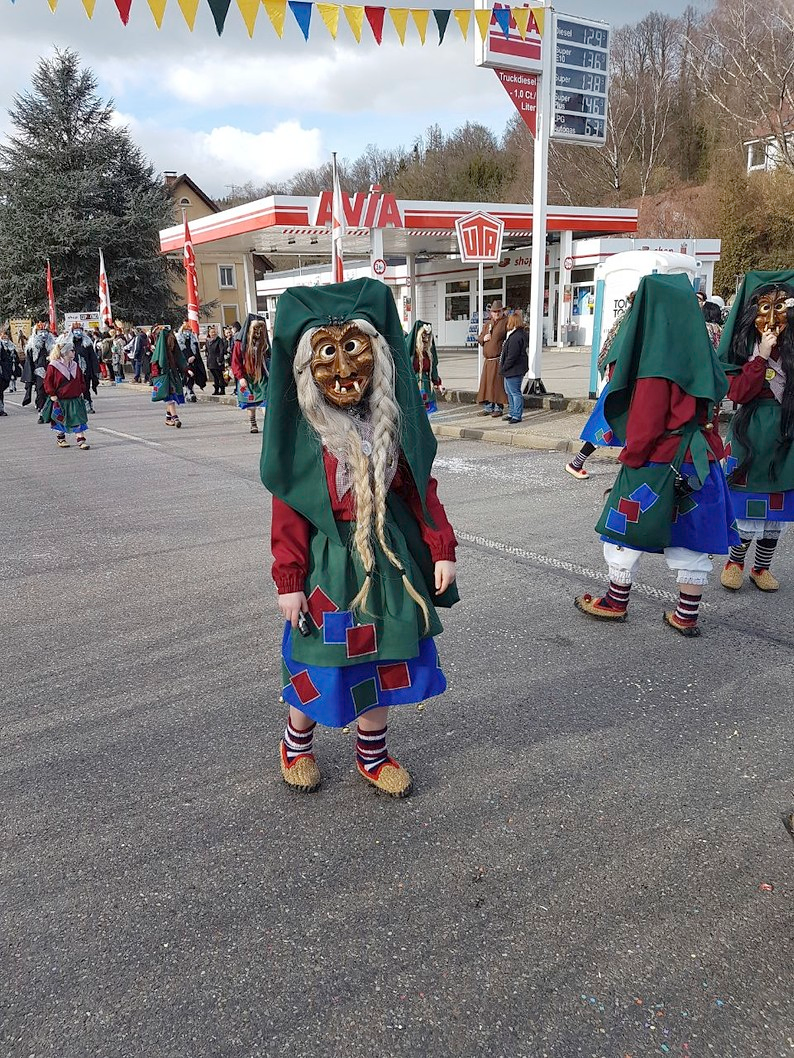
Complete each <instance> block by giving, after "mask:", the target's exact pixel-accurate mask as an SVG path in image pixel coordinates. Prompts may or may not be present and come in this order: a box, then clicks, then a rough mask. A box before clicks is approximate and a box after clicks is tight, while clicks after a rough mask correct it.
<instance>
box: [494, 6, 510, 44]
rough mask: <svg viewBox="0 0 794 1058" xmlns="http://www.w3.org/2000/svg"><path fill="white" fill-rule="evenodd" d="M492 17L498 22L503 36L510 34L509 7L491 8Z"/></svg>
mask: <svg viewBox="0 0 794 1058" xmlns="http://www.w3.org/2000/svg"><path fill="white" fill-rule="evenodd" d="M493 14H494V18H495V19H496V21H497V22H498V23H499V25H500V27H501V29H502V33H504V35H505V37H509V36H510V8H509V7H495V8H494V9H493Z"/></svg>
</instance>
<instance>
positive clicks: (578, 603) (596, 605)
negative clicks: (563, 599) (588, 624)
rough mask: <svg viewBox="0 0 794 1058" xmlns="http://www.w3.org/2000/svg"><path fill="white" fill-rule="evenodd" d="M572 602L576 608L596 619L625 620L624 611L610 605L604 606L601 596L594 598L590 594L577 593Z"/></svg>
mask: <svg viewBox="0 0 794 1058" xmlns="http://www.w3.org/2000/svg"><path fill="white" fill-rule="evenodd" d="M573 602H574V606H575V607H576V609H577V610H581V611H582V613H585V614H587V616H588V617H595V618H596V620H597V621H625V620H626V611H625V610H615V609H613V607H611V606H604V605H603V602H604V600H603V597H602V598H599V599H594V598H593V596H592V595H577V596H576V598H575V599H574V600H573Z"/></svg>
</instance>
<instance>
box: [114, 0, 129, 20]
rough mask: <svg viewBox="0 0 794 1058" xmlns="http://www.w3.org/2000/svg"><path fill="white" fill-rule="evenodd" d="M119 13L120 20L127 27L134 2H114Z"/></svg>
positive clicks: (125, 0)
mask: <svg viewBox="0 0 794 1058" xmlns="http://www.w3.org/2000/svg"><path fill="white" fill-rule="evenodd" d="M113 2H114V3H115V5H116V7H117V9H118V12H119V18H120V19H121V21H122V22H123V23H124V25H125V26H126V25H127V23H128V22H129V20H130V8H131V7H132V0H113Z"/></svg>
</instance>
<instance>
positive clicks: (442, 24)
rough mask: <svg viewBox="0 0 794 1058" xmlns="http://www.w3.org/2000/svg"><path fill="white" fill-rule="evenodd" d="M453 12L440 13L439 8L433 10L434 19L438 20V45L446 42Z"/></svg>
mask: <svg viewBox="0 0 794 1058" xmlns="http://www.w3.org/2000/svg"><path fill="white" fill-rule="evenodd" d="M451 13H452V12H450V11H439V10H438V9H437V8H433V18H434V19H435V20H436V25H437V26H438V43H439V44H441V42H442V41H443V40H444V34H445V33H446V32H447V26H448V25H449V16H450V14H451Z"/></svg>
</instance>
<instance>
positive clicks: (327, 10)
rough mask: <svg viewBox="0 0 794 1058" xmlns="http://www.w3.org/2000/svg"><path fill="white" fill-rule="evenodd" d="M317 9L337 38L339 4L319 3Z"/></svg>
mask: <svg viewBox="0 0 794 1058" xmlns="http://www.w3.org/2000/svg"><path fill="white" fill-rule="evenodd" d="M317 10H318V12H319V13H320V18H321V19H322V20H323V22H324V23H325V24H326V26H327V27H328V32H329V33H330V34H331V37H332V38H333V40H336V34H337V33H338V32H339V5H338V4H318V5H317Z"/></svg>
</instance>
